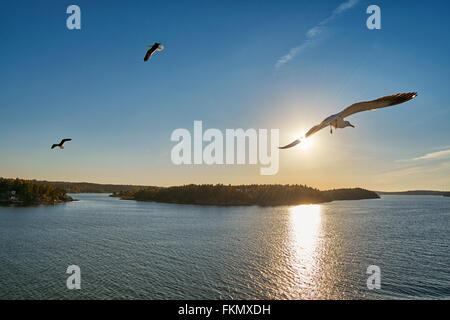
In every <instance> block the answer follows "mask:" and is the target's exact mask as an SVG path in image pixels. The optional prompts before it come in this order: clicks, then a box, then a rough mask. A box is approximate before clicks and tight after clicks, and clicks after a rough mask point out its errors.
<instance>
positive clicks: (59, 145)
mask: <svg viewBox="0 0 450 320" xmlns="http://www.w3.org/2000/svg"><path fill="white" fill-rule="evenodd" d="M67 141H72V139H62V140H61V142H60V143H59V144H54V145H52V149H54V148H56V147H59V148H60V149H64V146H63V144H64V143H66V142H67Z"/></svg>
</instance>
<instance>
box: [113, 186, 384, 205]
mask: <svg viewBox="0 0 450 320" xmlns="http://www.w3.org/2000/svg"><path fill="white" fill-rule="evenodd" d="M112 196H114V197H119V198H121V199H124V200H137V201H153V202H164V203H177V204H195V205H218V206H247V205H259V206H280V205H298V204H313V203H324V202H331V201H335V200H360V199H377V198H379V196H378V194H377V193H375V192H373V191H369V190H365V189H361V188H353V189H333V190H327V191H320V190H318V189H315V188H311V187H308V186H305V185H237V186H232V185H223V184H217V185H211V184H204V185H195V184H190V185H184V186H175V187H167V188H163V187H148V188H144V189H141V190H138V191H135V192H133V191H128V192H118V193H113V194H112Z"/></svg>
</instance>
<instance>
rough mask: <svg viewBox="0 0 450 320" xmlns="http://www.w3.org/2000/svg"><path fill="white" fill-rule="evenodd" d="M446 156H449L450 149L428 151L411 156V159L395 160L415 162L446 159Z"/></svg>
mask: <svg viewBox="0 0 450 320" xmlns="http://www.w3.org/2000/svg"><path fill="white" fill-rule="evenodd" d="M446 158H450V149H446V150H441V151H435V152H430V153H427V154H424V155H423V156H420V157H416V158H412V159H403V160H397V162H416V161H423V160H436V159H446Z"/></svg>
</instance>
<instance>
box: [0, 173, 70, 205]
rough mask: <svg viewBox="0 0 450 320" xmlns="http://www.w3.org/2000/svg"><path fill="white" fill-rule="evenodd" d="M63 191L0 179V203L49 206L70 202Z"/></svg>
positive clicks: (21, 180) (23, 181) (21, 181)
mask: <svg viewBox="0 0 450 320" xmlns="http://www.w3.org/2000/svg"><path fill="white" fill-rule="evenodd" d="M72 200H73V199H72V198H71V197H69V196H67V195H66V191H65V190H63V189H59V188H55V187H53V186H46V185H39V184H37V183H36V182H33V181H30V180H23V179H5V178H0V202H1V203H6V204H10V203H17V204H23V205H30V204H44V203H45V204H51V203H58V202H66V201H72Z"/></svg>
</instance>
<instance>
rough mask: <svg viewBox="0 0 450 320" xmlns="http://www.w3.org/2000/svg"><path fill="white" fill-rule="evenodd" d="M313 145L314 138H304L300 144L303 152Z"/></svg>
mask: <svg viewBox="0 0 450 320" xmlns="http://www.w3.org/2000/svg"><path fill="white" fill-rule="evenodd" d="M312 145H313V142H312V138H303V139H302V142H301V143H300V148H301V149H303V150H308V149H309V148H311V147H312Z"/></svg>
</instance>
